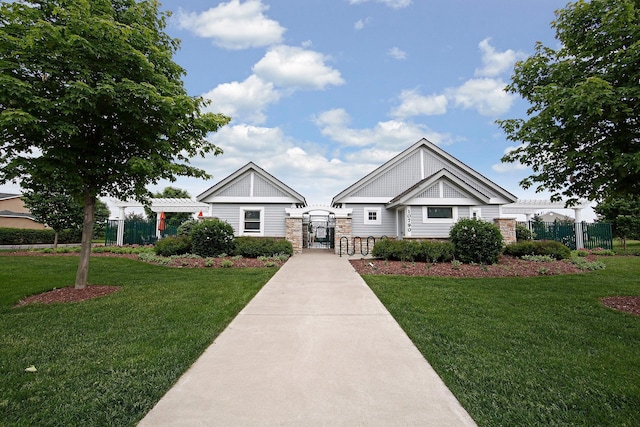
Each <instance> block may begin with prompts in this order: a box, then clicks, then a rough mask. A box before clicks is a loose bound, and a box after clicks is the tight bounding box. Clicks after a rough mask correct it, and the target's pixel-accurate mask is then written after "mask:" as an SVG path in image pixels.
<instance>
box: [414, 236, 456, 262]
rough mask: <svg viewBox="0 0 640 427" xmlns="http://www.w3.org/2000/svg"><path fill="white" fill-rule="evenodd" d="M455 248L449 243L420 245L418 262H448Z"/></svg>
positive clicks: (424, 242) (428, 242)
mask: <svg viewBox="0 0 640 427" xmlns="http://www.w3.org/2000/svg"><path fill="white" fill-rule="evenodd" d="M454 254H455V247H454V246H453V243H451V242H430V241H423V242H421V243H420V260H421V261H425V262H449V261H451V260H452V259H453V257H454Z"/></svg>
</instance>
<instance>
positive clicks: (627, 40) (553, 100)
mask: <svg viewBox="0 0 640 427" xmlns="http://www.w3.org/2000/svg"><path fill="white" fill-rule="evenodd" d="M552 27H553V28H555V30H556V38H557V39H558V41H559V42H560V47H559V48H558V49H553V48H550V47H545V46H543V45H542V44H541V43H538V44H537V45H536V50H535V54H534V55H533V56H531V57H529V58H528V59H526V60H525V61H521V62H519V63H517V64H516V66H515V70H514V75H513V76H512V82H511V83H510V84H509V86H508V87H507V90H508V91H509V92H512V93H517V94H519V95H520V96H522V97H523V98H524V99H525V100H526V101H528V102H529V103H530V108H529V109H528V111H527V113H528V117H527V119H526V120H524V119H508V120H499V121H498V124H499V125H500V126H501V127H502V129H503V130H504V131H505V133H506V135H507V138H508V139H509V140H512V141H516V142H521V143H522V145H520V146H519V147H518V148H517V149H516V150H514V151H511V152H509V153H507V154H506V155H505V156H504V157H503V159H502V160H503V161H504V162H520V163H522V164H524V165H526V166H530V167H531V168H532V170H533V174H532V175H530V176H529V177H527V178H525V179H524V180H523V181H521V182H520V184H521V186H523V187H524V188H529V187H532V186H535V187H536V190H538V191H543V190H548V191H550V192H552V199H553V200H559V199H561V198H562V197H563V196H564V197H566V198H568V201H569V204H572V203H573V202H575V201H577V200H578V199H579V198H586V199H589V200H602V198H604V197H608V196H624V195H627V194H636V195H637V194H640V122H639V115H640V83H639V82H640V0H592V1H588V2H587V1H582V0H581V1H577V2H575V3H569V4H568V5H567V6H566V7H565V8H564V9H560V10H558V11H556V20H555V21H554V22H553V23H552Z"/></svg>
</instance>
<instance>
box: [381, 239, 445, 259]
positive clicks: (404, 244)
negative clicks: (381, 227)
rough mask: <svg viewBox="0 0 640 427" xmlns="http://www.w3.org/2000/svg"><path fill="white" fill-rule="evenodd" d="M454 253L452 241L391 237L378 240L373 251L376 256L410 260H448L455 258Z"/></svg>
mask: <svg viewBox="0 0 640 427" xmlns="http://www.w3.org/2000/svg"><path fill="white" fill-rule="evenodd" d="M453 253H454V247H453V244H452V243H450V242H437V241H436V242H432V241H427V240H425V241H418V240H390V239H382V240H378V241H376V244H375V246H374V247H373V250H372V251H371V255H373V256H374V257H376V258H382V259H385V260H393V261H410V262H414V261H417V262H448V261H451V260H452V259H453Z"/></svg>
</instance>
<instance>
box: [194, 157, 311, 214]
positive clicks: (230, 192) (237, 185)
mask: <svg viewBox="0 0 640 427" xmlns="http://www.w3.org/2000/svg"><path fill="white" fill-rule="evenodd" d="M196 200H198V201H199V202H214V201H215V202H217V203H225V202H227V203H270V202H271V203H293V204H297V205H303V206H306V204H307V201H306V200H305V198H304V197H303V196H302V195H301V194H300V193H298V192H297V191H295V190H293V189H292V188H291V187H289V186H288V185H286V184H284V183H283V182H282V181H280V180H279V179H277V178H276V177H274V176H273V175H271V174H269V173H268V172H266V171H265V170H264V169H262V168H260V167H259V166H258V165H256V164H255V163H253V162H249V163H247V164H246V165H244V166H243V167H241V168H240V169H238V170H237V171H235V172H233V173H232V174H231V175H229V176H227V177H226V178H224V179H223V180H221V181H220V182H218V183H217V184H215V185H214V186H212V187H211V188H209V189H208V190H206V191H204V192H203V193H202V194H200V195H198V197H196Z"/></svg>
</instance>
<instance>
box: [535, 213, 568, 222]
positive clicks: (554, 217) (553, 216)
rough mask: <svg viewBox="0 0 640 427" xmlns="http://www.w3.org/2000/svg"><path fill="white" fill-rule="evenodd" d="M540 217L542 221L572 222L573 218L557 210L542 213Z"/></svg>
mask: <svg viewBox="0 0 640 427" xmlns="http://www.w3.org/2000/svg"><path fill="white" fill-rule="evenodd" d="M539 217H540V219H541V220H542V221H543V222H554V221H571V222H573V220H574V219H573V218H572V217H570V216H568V215H564V214H561V213H558V212H553V211H550V212H545V213H544V214H542V215H539Z"/></svg>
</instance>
